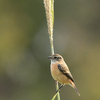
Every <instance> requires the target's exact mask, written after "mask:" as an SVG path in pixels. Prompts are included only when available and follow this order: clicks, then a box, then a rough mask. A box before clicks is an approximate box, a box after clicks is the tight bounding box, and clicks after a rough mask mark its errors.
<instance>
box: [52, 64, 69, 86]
mask: <svg viewBox="0 0 100 100" xmlns="http://www.w3.org/2000/svg"><path fill="white" fill-rule="evenodd" d="M57 65H58V63H56V64H52V65H51V75H52V77H53V78H54V80H57V81H58V82H59V83H61V84H68V83H69V80H68V78H67V77H66V76H65V75H64V74H63V73H62V72H61V71H60V70H59V69H58V66H57Z"/></svg>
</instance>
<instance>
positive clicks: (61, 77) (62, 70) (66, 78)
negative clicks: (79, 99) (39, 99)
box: [48, 54, 80, 96]
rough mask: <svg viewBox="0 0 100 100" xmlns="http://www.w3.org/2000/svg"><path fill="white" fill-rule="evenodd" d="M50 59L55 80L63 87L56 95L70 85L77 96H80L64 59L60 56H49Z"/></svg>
mask: <svg viewBox="0 0 100 100" xmlns="http://www.w3.org/2000/svg"><path fill="white" fill-rule="evenodd" d="M48 59H50V60H51V65H50V70H51V75H52V77H53V79H54V80H56V81H58V82H59V83H60V84H61V86H60V87H59V89H58V90H57V91H56V93H57V92H58V91H60V89H61V88H62V87H63V86H65V85H67V84H68V85H70V86H71V87H72V88H74V89H75V91H76V92H77V94H78V95H79V96H80V93H79V92H78V90H77V88H76V86H75V81H74V79H73V76H72V74H71V72H70V70H69V68H68V66H67V64H66V63H65V61H64V59H63V57H62V56H61V55H60V54H53V55H51V56H48Z"/></svg>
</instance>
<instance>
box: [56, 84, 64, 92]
mask: <svg viewBox="0 0 100 100" xmlns="http://www.w3.org/2000/svg"><path fill="white" fill-rule="evenodd" d="M63 86H64V85H61V86H60V87H59V89H58V90H57V91H56V93H57V92H58V91H60V89H61V88H62V87H63Z"/></svg>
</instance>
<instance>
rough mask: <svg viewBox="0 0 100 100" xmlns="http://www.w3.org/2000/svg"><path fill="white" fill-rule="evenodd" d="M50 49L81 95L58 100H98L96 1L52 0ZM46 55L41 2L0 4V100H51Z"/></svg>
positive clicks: (5, 0) (66, 91)
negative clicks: (58, 56)
mask: <svg viewBox="0 0 100 100" xmlns="http://www.w3.org/2000/svg"><path fill="white" fill-rule="evenodd" d="M54 46H55V53H59V54H61V55H62V56H63V57H64V58H65V61H66V62H67V64H68V66H69V68H70V70H71V72H72V75H73V77H74V79H75V81H76V86H77V88H78V90H79V92H80V94H81V96H80V97H79V96H78V95H77V93H76V92H75V91H74V89H72V88H71V87H70V86H65V87H64V88H62V89H61V100H99V99H100V86H99V85H100V1H99V0H91V1H90V0H55V24H54ZM50 50H51V49H50V43H49V37H48V30H47V23H46V17H45V9H44V4H43V0H0V100H51V98H52V97H53V95H54V94H55V81H54V80H53V79H52V77H51V74H50V66H49V65H50V61H49V60H48V59H47V56H48V55H51V51H50Z"/></svg>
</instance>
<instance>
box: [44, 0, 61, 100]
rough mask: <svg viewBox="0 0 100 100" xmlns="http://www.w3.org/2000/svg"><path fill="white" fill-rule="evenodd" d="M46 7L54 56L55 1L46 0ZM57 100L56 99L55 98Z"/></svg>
mask: <svg viewBox="0 0 100 100" xmlns="http://www.w3.org/2000/svg"><path fill="white" fill-rule="evenodd" d="M44 6H45V11H46V18H47V25H48V33H49V39H50V45H51V54H52V55H53V54H54V46H53V26H54V0H44ZM55 83H56V90H58V89H59V86H58V81H55ZM57 98H58V100H60V94H59V92H58V94H57ZM54 99H55V98H54ZM54 99H52V100H54Z"/></svg>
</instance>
